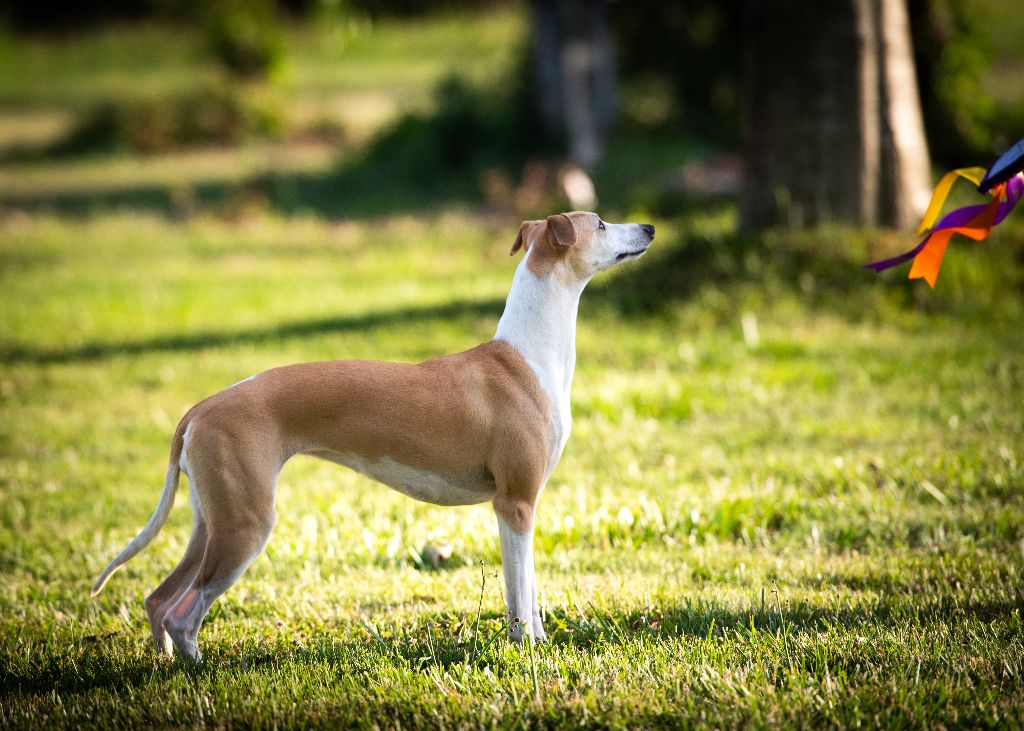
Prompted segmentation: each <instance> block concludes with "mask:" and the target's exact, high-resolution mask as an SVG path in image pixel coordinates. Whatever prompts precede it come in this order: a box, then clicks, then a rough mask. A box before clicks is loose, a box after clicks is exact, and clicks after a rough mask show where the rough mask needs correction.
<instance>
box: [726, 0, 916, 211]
mask: <svg viewBox="0 0 1024 731" xmlns="http://www.w3.org/2000/svg"><path fill="white" fill-rule="evenodd" d="M747 14H748V17H747V18H746V21H747V23H746V27H747V32H746V36H747V39H746V40H747V43H746V44H745V45H746V53H747V58H746V65H745V66H746V67H745V80H744V81H745V86H746V88H745V94H744V96H745V101H746V108H745V119H744V127H745V143H744V146H745V149H744V155H745V165H746V176H745V184H744V190H743V195H742V199H741V205H740V220H741V225H742V226H743V227H746V228H755V227H760V226H767V225H775V224H783V225H789V226H797V227H799V226H807V225H814V224H817V223H820V222H823V221H843V222H848V223H856V224H861V225H887V226H895V227H899V228H906V227H910V226H912V225H913V224H914V223H916V220H915V219H916V218H917V217H918V216H920V215H921V213H922V212H923V210H924V207H925V206H926V205H927V202H928V195H929V191H930V179H929V162H928V148H927V143H926V141H925V135H924V125H923V123H922V119H921V106H920V101H919V99H918V92H917V83H916V76H915V70H914V60H913V53H912V49H911V43H910V29H909V23H908V20H907V12H906V3H905V0H835V1H834V2H829V3H806V2H802V1H801V0H776V1H775V2H771V3H759V2H750V3H748V7H747Z"/></svg>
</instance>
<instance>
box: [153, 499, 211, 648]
mask: <svg viewBox="0 0 1024 731" xmlns="http://www.w3.org/2000/svg"><path fill="white" fill-rule="evenodd" d="M196 496H197V493H196V489H195V488H194V487H193V488H192V490H191V501H192V513H193V515H194V516H195V520H194V523H193V527H192V537H191V538H189V541H188V546H187V547H186V548H185V555H184V556H182V558H181V561H179V562H178V565H177V566H175V567H174V570H173V571H171V573H170V574H169V575H168V576H167V578H166V579H164V580H163V582H161V584H160V586H158V587H157V588H156V589H154V590H153V593H152V594H150V595H149V596H147V597H146V614H147V616H148V617H149V627H150V629H151V630H152V632H153V644H154V646H155V647H156V649H157V652H163V653H165V654H167V655H171V654H173V650H174V645H173V643H172V642H171V637H170V635H168V634H167V631H166V630H165V629H164V616H165V615H166V614H167V611H168V610H169V609H170V608H171V607H172V606H174V604H175V603H176V602H177V601H178V600H179V599H180V598H181V595H182V594H184V593H185V589H187V588H188V586H189V585H190V584H191V583H192V582H193V581H195V579H196V575H197V574H198V573H199V564H200V563H201V562H202V560H203V554H204V552H205V551H206V540H207V536H208V532H207V528H206V519H205V518H204V517H203V513H202V508H201V506H200V505H199V500H198V499H197V497H196Z"/></svg>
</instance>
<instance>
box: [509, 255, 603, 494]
mask: <svg viewBox="0 0 1024 731" xmlns="http://www.w3.org/2000/svg"><path fill="white" fill-rule="evenodd" d="M584 284H585V282H581V283H578V284H573V285H570V286H567V285H565V284H564V283H563V282H561V281H559V280H558V278H556V277H537V276H536V275H535V274H534V273H533V272H531V271H530V269H529V267H528V266H527V259H526V258H524V259H523V261H521V262H520V263H519V267H518V268H517V269H516V274H515V279H514V280H513V282H512V290H511V291H510V292H509V296H508V300H507V301H506V303H505V312H504V313H503V314H502V316H501V320H500V321H499V322H498V330H497V332H496V333H495V335H494V337H495V339H496V340H504V341H505V342H507V343H508V344H509V345H511V346H512V347H514V348H515V349H516V350H517V351H519V354H520V355H522V356H523V359H524V360H525V361H526V362H527V364H528V365H529V366H530V368H531V369H532V370H533V372H534V373H535V374H536V376H537V380H538V381H539V382H540V386H541V388H542V389H543V390H544V392H545V393H546V394H547V395H548V397H549V398H550V399H551V418H552V434H553V438H552V444H551V453H550V457H551V459H550V461H549V465H550V466H549V474H550V471H551V470H553V469H554V468H555V465H556V464H557V463H558V460H559V458H560V457H561V455H562V450H563V449H564V448H565V443H566V441H568V439H569V432H570V431H571V429H572V412H571V402H570V393H571V391H572V377H573V372H574V371H575V369H576V314H577V311H578V310H579V301H580V294H581V293H582V292H583V286H584ZM546 477H547V475H545V478H546Z"/></svg>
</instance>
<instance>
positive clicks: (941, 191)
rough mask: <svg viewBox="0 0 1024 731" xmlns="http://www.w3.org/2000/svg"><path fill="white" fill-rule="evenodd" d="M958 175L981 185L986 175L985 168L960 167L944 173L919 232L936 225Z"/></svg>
mask: <svg viewBox="0 0 1024 731" xmlns="http://www.w3.org/2000/svg"><path fill="white" fill-rule="evenodd" d="M958 176H959V177H961V178H964V179H966V180H970V181H971V182H972V183H974V184H975V185H980V184H981V179H982V178H984V177H985V168H958V169H956V170H950V171H949V172H948V173H946V174H945V175H943V176H942V180H940V181H939V184H938V185H936V186H935V192H934V193H932V199H931V201H930V202H929V203H928V210H926V211H925V212H924V218H922V219H921V225H920V226H919V227H918V229H917V233H918V234H923V233H924V232H925V231H927V230H928V229H930V228H931V227H932V226H934V225H935V219H937V218H938V217H939V213H941V212H942V204H943V203H945V202H946V198H947V197H948V196H949V191H950V190H951V189H952V188H953V183H954V182H955V181H956V179H957V177H958Z"/></svg>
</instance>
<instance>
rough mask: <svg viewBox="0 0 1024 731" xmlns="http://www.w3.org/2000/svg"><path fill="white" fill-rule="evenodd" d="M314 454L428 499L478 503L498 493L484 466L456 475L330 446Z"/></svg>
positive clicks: (410, 494)
mask: <svg viewBox="0 0 1024 731" xmlns="http://www.w3.org/2000/svg"><path fill="white" fill-rule="evenodd" d="M310 454H313V455H314V456H316V457H320V458H322V459H326V460H329V461H331V462H336V463H338V464H342V465H345V466H346V467H349V468H351V469H353V470H355V471H356V472H359V473H361V474H364V475H366V476H367V477H369V478H371V479H374V480H376V481H377V482H381V483H383V484H385V485H387V486H388V487H390V488H393V489H395V490H397V491H398V492H400V493H403V494H405V495H408V496H409V497H411V498H414V499H416V500H420V501H422V502H425V503H432V504H434V505H475V504H476V503H482V502H486V501H487V500H490V499H491V498H492V497H494V489H495V488H494V478H493V477H492V476H491V475H490V474H489V473H488V472H486V471H484V470H481V471H480V473H479V474H476V475H465V476H457V477H456V476H452V475H443V474H439V473H436V472H431V471H430V470H424V469H420V468H417V467H410V466H409V465H405V464H402V463H401V462H398V461H396V460H394V459H391V458H390V457H382V458H381V459H378V460H375V461H370V460H367V459H364V458H362V457H359V456H358V455H354V454H349V453H344V452H334V451H328V450H317V451H315V452H310Z"/></svg>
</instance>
